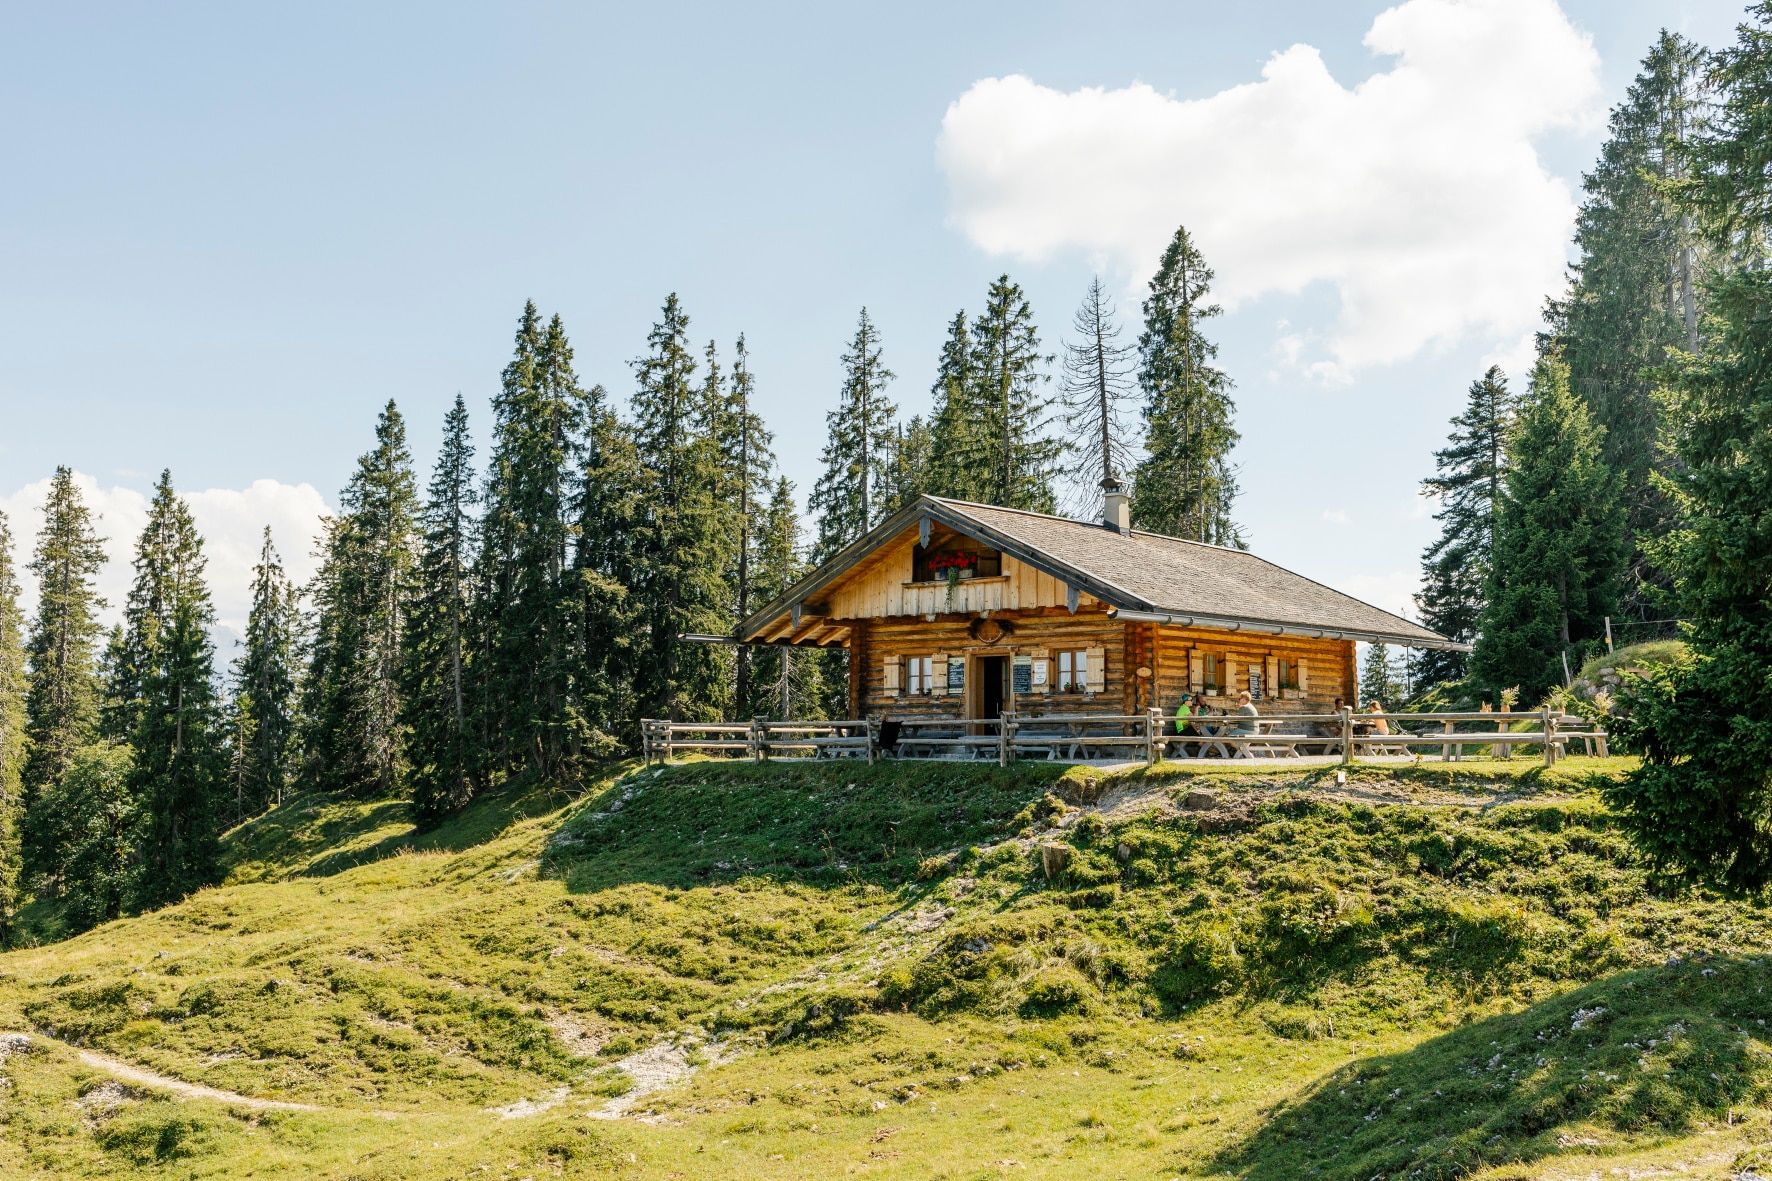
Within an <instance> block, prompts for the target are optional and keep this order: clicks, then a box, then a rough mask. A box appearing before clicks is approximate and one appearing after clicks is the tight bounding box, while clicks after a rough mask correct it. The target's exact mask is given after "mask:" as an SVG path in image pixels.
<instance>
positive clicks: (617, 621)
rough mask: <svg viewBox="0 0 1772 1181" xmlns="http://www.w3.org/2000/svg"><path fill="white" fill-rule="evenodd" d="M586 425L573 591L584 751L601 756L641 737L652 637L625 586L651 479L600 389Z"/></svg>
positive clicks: (632, 572)
mask: <svg viewBox="0 0 1772 1181" xmlns="http://www.w3.org/2000/svg"><path fill="white" fill-rule="evenodd" d="M584 420H585V433H584V470H583V475H582V477H581V479H580V481H579V494H578V503H577V505H576V517H575V519H576V521H577V545H576V546H575V548H574V553H573V566H572V591H573V595H574V604H575V624H576V627H577V632H578V640H577V651H578V658H579V669H578V682H579V685H580V690H579V709H580V711H581V714H582V719H583V727H584V737H583V742H584V744H585V747H584V749H585V752H586V753H587V754H588V755H591V756H596V757H601V756H604V755H608V754H612V753H614V751H615V750H616V749H617V748H618V746H620V745H622V744H624V743H625V744H626V745H629V746H632V745H634V744H635V742H636V740H637V737H638V735H637V729H636V726H635V723H636V720H637V718H638V705H637V701H636V698H635V677H636V673H637V669H638V664H639V660H640V659H641V656H642V654H643V653H645V652H647V651H649V650H650V644H651V637H650V635H649V634H647V635H641V634H640V633H641V631H642V621H643V619H644V616H643V615H642V614H641V611H640V606H641V604H640V603H639V601H638V600H637V598H636V597H635V596H634V595H633V594H631V593H630V587H633V586H634V585H636V583H637V581H638V577H639V575H638V563H639V562H640V561H642V560H643V559H644V554H645V552H646V548H647V545H648V542H647V540H646V539H647V536H648V534H647V532H646V529H645V526H646V523H647V521H646V516H645V505H644V497H645V494H646V490H647V488H648V480H647V474H646V473H645V472H644V471H643V470H642V468H641V465H640V457H639V453H638V451H637V450H636V448H635V445H634V436H633V432H632V431H631V430H629V428H628V425H627V424H626V423H625V422H623V421H622V419H621V417H620V416H619V415H618V414H616V413H615V411H614V410H613V409H612V408H611V407H610V405H609V396H608V394H607V392H606V391H605V390H604V389H603V387H602V386H600V385H599V386H593V387H591V389H589V390H588V391H586V394H585V403H584Z"/></svg>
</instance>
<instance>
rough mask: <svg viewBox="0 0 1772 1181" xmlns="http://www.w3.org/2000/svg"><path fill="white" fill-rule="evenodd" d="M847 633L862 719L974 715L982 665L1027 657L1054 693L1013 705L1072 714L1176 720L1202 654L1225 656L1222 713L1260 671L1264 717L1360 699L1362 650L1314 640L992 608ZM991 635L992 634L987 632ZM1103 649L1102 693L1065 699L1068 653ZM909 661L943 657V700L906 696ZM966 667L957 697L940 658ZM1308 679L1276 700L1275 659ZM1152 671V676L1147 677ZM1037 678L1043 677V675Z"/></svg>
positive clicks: (938, 695)
mask: <svg viewBox="0 0 1772 1181" xmlns="http://www.w3.org/2000/svg"><path fill="white" fill-rule="evenodd" d="M841 622H842V623H843V625H845V626H848V627H849V628H850V629H851V630H850V637H851V638H850V641H849V643H850V703H851V705H852V706H855V707H857V712H856V713H855V715H854V716H856V717H881V716H889V717H898V718H907V719H910V718H919V717H930V718H933V717H961V716H965V717H973V716H977V714H978V710H979V697H978V693H979V677H978V666H977V663H976V658H978V657H983V656H1007V657H1011V658H1013V657H1015V656H1027V657H1030V658H1031V659H1032V660H1034V661H1044V662H1046V675H1045V684H1044V685H1043V686H1042V685H1036V686H1035V688H1034V691H1033V692H1030V693H1025V694H1021V695H1018V696H1014V697H1013V698H1011V697H1010V696H1009V695H1006V696H1005V699H1004V703H1005V708H1010V709H1021V710H1040V711H1050V712H1055V713H1057V712H1063V713H1115V712H1119V713H1137V712H1141V711H1143V710H1146V709H1149V708H1151V707H1152V706H1156V707H1158V708H1161V709H1162V710H1164V711H1165V712H1167V713H1173V712H1174V710H1175V708H1176V706H1178V705H1180V704H1181V702H1182V700H1183V698H1185V697H1186V696H1187V695H1188V694H1189V693H1190V692H1192V686H1193V681H1192V675H1193V670H1194V658H1195V656H1196V654H1201V655H1203V654H1205V653H1211V654H1213V655H1215V656H1217V657H1218V660H1219V664H1220V668H1221V669H1222V670H1223V672H1222V673H1221V677H1222V678H1223V682H1224V687H1223V688H1222V689H1221V690H1220V691H1219V693H1218V694H1217V695H1216V696H1212V695H1208V698H1207V699H1208V701H1209V702H1211V703H1212V705H1213V707H1214V708H1218V709H1230V708H1233V707H1234V706H1235V703H1236V696H1237V693H1238V691H1239V690H1242V689H1246V688H1247V687H1248V684H1249V675H1248V670H1249V666H1250V665H1252V664H1253V665H1256V666H1257V667H1258V668H1259V669H1260V670H1261V672H1262V680H1263V682H1264V686H1265V691H1264V693H1263V695H1262V700H1261V701H1260V702H1259V703H1258V704H1257V708H1258V709H1260V710H1261V712H1262V713H1264V714H1286V713H1324V712H1327V711H1328V710H1329V708H1330V705H1331V703H1332V702H1333V701H1334V699H1335V698H1336V697H1345V698H1347V699H1348V700H1349V701H1351V700H1352V699H1353V693H1352V689H1353V681H1352V679H1351V670H1352V668H1353V648H1354V645H1353V642H1352V641H1351V640H1312V639H1306V638H1303V637H1295V636H1253V635H1250V634H1247V633H1237V632H1226V631H1214V630H1212V629H1209V628H1182V627H1169V626H1166V625H1163V626H1160V625H1157V624H1151V623H1122V622H1119V621H1117V620H1114V619H1110V618H1109V617H1108V615H1107V612H1106V611H1105V610H1103V609H1101V608H1099V607H1097V608H1096V609H1094V610H1079V611H1078V612H1077V613H1076V614H1075V615H1073V614H1071V613H1070V611H1069V610H1068V609H1066V608H1064V607H1043V608H1036V609H1031V610H1021V611H1000V612H998V611H994V612H992V613H991V615H990V618H989V619H988V620H986V619H983V618H981V617H980V616H977V615H965V614H960V613H940V614H937V615H936V617H935V620H934V621H933V622H931V621H929V620H927V619H926V618H924V617H922V616H909V617H905V616H900V617H895V618H884V619H878V618H877V619H871V620H869V619H857V620H846V621H841ZM992 624H995V625H999V626H1003V627H1005V628H1006V634H1004V635H1003V636H1001V637H999V638H997V639H994V640H989V639H985V638H981V637H980V634H979V629H981V628H986V627H988V626H990V625H992ZM986 634H988V633H986ZM1096 649H1099V650H1100V652H1099V656H1100V660H1101V673H1100V683H1099V685H1098V687H1097V688H1096V689H1095V691H1094V692H1092V693H1091V692H1083V693H1077V692H1069V693H1064V692H1058V691H1057V690H1058V687H1059V686H1058V681H1057V677H1058V672H1057V656H1056V654H1057V653H1058V652H1059V651H1060V650H1073V651H1086V652H1090V651H1094V650H1096ZM912 657H931V658H934V660H935V667H936V670H937V674H938V675H937V678H936V679H937V684H936V686H935V691H933V692H929V693H916V694H913V693H911V692H910V691H909V677H908V666H907V665H906V663H905V662H906V661H908V660H909V659H910V658H912ZM944 658H945V660H946V661H950V662H951V661H964V662H966V665H965V667H966V673H965V678H964V680H965V687H964V689H963V690H960V691H958V692H949V691H948V689H947V687H946V685H945V684H944V683H942V679H941V677H940V675H939V673H940V670H941V668H942V661H943V659H944ZM1281 659H1285V660H1287V661H1290V662H1292V664H1293V667H1294V668H1297V669H1299V670H1300V673H1301V687H1300V688H1299V689H1297V690H1288V691H1286V692H1285V693H1284V694H1283V695H1276V694H1275V692H1274V689H1275V687H1276V684H1277V662H1278V661H1279V660H1281ZM892 661H896V662H898V663H897V669H898V675H897V678H896V683H895V684H892V683H889V681H890V677H889V673H888V664H889V662H892ZM1140 669H1149V670H1150V675H1149V676H1148V677H1141V676H1139V675H1138V673H1139V670H1140ZM1035 679H1036V680H1038V678H1037V677H1036V678H1035Z"/></svg>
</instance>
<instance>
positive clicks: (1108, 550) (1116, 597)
mask: <svg viewBox="0 0 1772 1181" xmlns="http://www.w3.org/2000/svg"><path fill="white" fill-rule="evenodd" d="M924 517H927V518H929V519H931V520H933V521H939V522H940V523H941V524H943V525H946V526H947V527H948V528H950V529H953V530H954V531H955V532H958V533H961V534H964V535H966V536H968V537H971V538H972V539H973V540H975V541H978V542H980V543H982V544H984V545H988V546H990V547H992V548H994V549H997V550H999V551H1001V552H1003V553H1006V554H1009V555H1011V556H1012V557H1014V558H1016V559H1017V560H1018V561H1021V562H1024V563H1026V564H1027V565H1029V566H1032V567H1034V568H1035V569H1037V570H1042V571H1044V572H1045V573H1047V574H1050V575H1052V576H1053V577H1054V578H1059V579H1063V580H1064V581H1065V582H1067V583H1068V584H1070V585H1071V586H1073V587H1077V588H1078V589H1080V590H1083V591H1087V592H1088V593H1089V594H1091V595H1093V596H1094V597H1096V598H1097V599H1100V600H1101V601H1102V602H1103V603H1106V604H1107V605H1108V608H1109V610H1110V611H1111V612H1113V613H1115V614H1117V615H1118V616H1120V617H1122V618H1127V619H1142V620H1150V621H1153V622H1173V623H1177V624H1184V625H1195V626H1201V627H1220V628H1227V629H1230V630H1234V631H1251V632H1265V633H1268V634H1285V633H1295V634H1306V635H1320V636H1330V637H1332V638H1341V639H1354V640H1371V641H1379V642H1384V643H1394V644H1404V645H1408V646H1411V647H1417V648H1461V647H1463V645H1460V644H1457V643H1455V642H1454V641H1452V640H1449V639H1447V638H1446V637H1445V636H1442V635H1439V634H1437V633H1435V632H1432V631H1429V630H1428V629H1427V628H1424V627H1422V626H1420V625H1419V624H1415V623H1411V622H1409V620H1407V619H1404V618H1402V617H1401V616H1399V615H1393V614H1391V613H1390V612H1389V611H1384V610H1381V609H1380V608H1378V607H1374V606H1372V605H1371V604H1370V603H1364V602H1361V601H1360V600H1359V599H1356V598H1354V597H1353V596H1351V595H1344V594H1342V593H1341V592H1340V591H1337V590H1332V589H1330V588H1329V587H1326V586H1324V585H1323V584H1322V583H1320V582H1314V581H1312V580H1311V579H1309V578H1306V577H1304V576H1303V575H1301V574H1294V573H1293V572H1292V571H1290V570H1287V569H1284V568H1282V567H1280V566H1276V565H1274V564H1273V563H1272V562H1269V561H1265V560H1263V559H1262V558H1259V557H1257V556H1255V555H1254V554H1252V553H1249V552H1247V551H1245V550H1236V549H1227V548H1225V547H1223V546H1216V545H1205V544H1203V543H1201V542H1197V541H1183V540H1181V539H1180V538H1176V537H1165V536H1163V535H1162V534H1158V533H1145V532H1141V531H1139V530H1136V529H1135V530H1132V531H1130V532H1127V533H1121V532H1119V531H1117V530H1115V529H1112V528H1109V527H1108V526H1107V525H1104V524H1097V523H1094V522H1089V521H1074V520H1071V519H1070V518H1068V517H1054V516H1048V515H1046V514H1045V513H1031V512H1024V511H1021V510H1019V509H1006V508H998V507H996V506H995V505H987V504H973V503H971V502H969V501H963V500H949V499H947V498H946V497H939V496H922V497H918V498H917V500H916V501H914V502H913V503H911V504H909V505H907V506H905V508H904V509H902V510H900V511H899V512H897V513H894V514H893V515H892V516H891V517H890V518H889V519H887V520H885V521H883V522H881V523H880V524H879V525H878V526H877V527H875V528H874V529H872V530H871V531H869V532H868V534H867V535H866V536H864V537H861V538H859V539H857V540H856V541H855V542H853V543H851V544H850V545H849V546H847V547H845V548H844V549H843V551H842V552H841V553H839V554H837V555H836V556H835V557H833V558H831V560H830V561H828V562H826V563H824V564H823V565H822V566H820V567H819V568H818V569H817V570H814V571H813V572H812V573H811V574H809V575H807V576H806V577H805V578H803V579H801V580H800V581H799V582H798V583H796V584H795V585H794V586H792V587H790V588H789V589H788V591H787V592H786V593H785V594H783V595H782V596H781V597H780V598H778V599H777V600H776V601H775V602H772V603H770V604H769V605H767V606H766V607H764V608H763V609H762V610H760V611H758V612H757V613H756V614H754V615H752V616H751V617H750V618H749V619H747V620H745V621H744V622H743V623H742V624H741V625H740V627H739V638H741V639H746V640H748V639H751V638H752V637H753V636H754V635H755V634H756V633H757V632H759V631H761V630H762V629H763V627H764V625H765V624H767V623H768V622H769V621H770V620H771V619H776V618H779V617H780V616H781V614H782V612H784V611H786V610H789V609H791V608H792V607H793V606H794V605H795V604H800V603H809V602H811V601H813V600H814V599H815V598H816V597H817V596H818V595H819V594H820V592H822V591H823V590H824V589H825V588H826V587H829V586H831V585H832V584H834V583H836V582H838V581H840V580H841V578H842V575H843V574H844V572H846V571H847V570H848V569H849V568H850V567H851V566H853V565H855V563H857V562H858V561H860V560H861V559H862V558H864V557H866V556H867V555H868V554H870V553H872V552H873V551H874V550H876V549H878V548H879V547H880V546H882V545H884V544H886V543H887V542H889V541H891V540H892V539H893V538H895V537H898V536H899V535H900V534H902V533H904V532H905V531H906V530H907V529H911V528H914V527H916V526H917V524H918V521H919V519H921V518H924Z"/></svg>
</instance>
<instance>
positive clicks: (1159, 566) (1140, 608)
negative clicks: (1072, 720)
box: [737, 492, 1461, 721]
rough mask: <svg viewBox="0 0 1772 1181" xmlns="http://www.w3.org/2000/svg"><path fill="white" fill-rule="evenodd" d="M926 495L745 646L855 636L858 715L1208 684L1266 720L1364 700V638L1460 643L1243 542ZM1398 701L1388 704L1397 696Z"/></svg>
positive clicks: (765, 617)
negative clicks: (1359, 671)
mask: <svg viewBox="0 0 1772 1181" xmlns="http://www.w3.org/2000/svg"><path fill="white" fill-rule="evenodd" d="M1103 517H1104V519H1103V520H1102V521H1101V522H1100V523H1094V522H1087V521H1075V520H1071V519H1068V518H1065V517H1054V516H1047V515H1045V514H1042V513H1031V512H1022V511H1019V510H1015V509H1005V508H997V507H993V506H990V505H982V504H971V503H968V502H965V501H959V500H949V499H945V498H942V497H936V496H924V497H920V498H918V500H917V501H916V502H914V503H913V504H910V505H908V506H907V507H905V508H904V509H903V510H901V511H900V512H898V513H895V514H894V515H893V516H892V517H891V518H889V519H888V520H886V521H884V522H882V523H881V524H880V525H879V526H878V527H877V528H875V529H874V530H872V531H871V532H869V533H868V534H867V535H866V536H865V537H862V538H860V539H858V540H857V541H855V542H854V543H853V544H852V545H850V546H848V547H847V548H846V549H844V550H843V551H842V552H841V553H839V554H837V555H836V556H835V557H833V558H832V559H831V560H830V561H828V562H826V563H824V564H823V565H822V566H820V567H819V568H818V569H816V570H814V571H813V572H812V573H810V574H808V575H807V576H806V577H805V578H803V579H801V580H800V581H799V582H798V583H796V584H795V585H794V586H792V587H790V588H789V589H788V591H787V592H786V593H785V594H783V595H781V596H780V597H779V598H777V599H776V600H775V601H773V602H771V603H769V604H768V605H766V606H765V607H763V608H762V609H761V610H759V611H757V612H756V613H755V614H753V615H751V616H750V617H749V618H748V619H746V620H744V621H743V622H742V623H741V624H740V625H739V631H738V636H737V638H738V639H739V640H740V641H741V642H744V643H753V644H758V643H760V644H788V645H795V646H801V647H820V648H829V647H835V646H841V647H843V648H845V649H846V650H847V651H848V653H849V716H850V717H852V718H866V717H873V718H898V719H901V720H906V721H915V720H934V719H937V718H944V719H945V718H992V717H996V716H997V715H998V713H999V712H1000V711H1003V710H1016V711H1026V712H1034V713H1120V714H1133V713H1140V712H1143V711H1144V710H1147V709H1150V708H1152V707H1158V708H1161V709H1163V710H1164V711H1166V712H1173V711H1174V709H1175V708H1176V707H1177V706H1178V705H1180V704H1181V702H1182V700H1183V699H1184V698H1185V697H1186V696H1187V695H1189V694H1191V693H1203V694H1205V696H1206V697H1207V698H1208V699H1209V701H1210V702H1211V704H1212V705H1213V707H1214V708H1217V709H1229V708H1234V706H1235V702H1236V696H1237V694H1238V693H1239V692H1240V691H1243V690H1247V691H1248V692H1249V693H1250V695H1251V696H1252V697H1253V698H1254V699H1256V701H1257V703H1258V708H1259V709H1260V710H1261V712H1262V713H1263V714H1286V713H1316V714H1320V713H1325V712H1328V710H1329V709H1330V707H1331V705H1332V703H1333V702H1334V700H1335V699H1336V698H1337V697H1342V698H1346V699H1347V700H1348V701H1349V702H1352V701H1353V700H1354V698H1355V670H1354V644H1355V642H1356V641H1359V640H1365V641H1369V642H1383V643H1389V644H1401V645H1405V646H1409V647H1416V648H1456V647H1461V645H1457V644H1455V643H1453V642H1452V641H1450V640H1448V639H1447V638H1446V637H1444V636H1440V635H1437V634H1436V633H1434V632H1432V631H1429V630H1428V629H1426V628H1424V627H1421V626H1419V625H1417V624H1414V623H1411V622H1409V621H1408V620H1407V619H1403V618H1401V617H1400V616H1396V615H1392V614H1391V613H1390V612H1388V611H1383V610H1380V609H1379V608H1377V607H1374V606H1372V605H1370V604H1368V603H1363V602H1361V601H1360V600H1358V599H1355V598H1352V597H1351V596H1348V595H1344V594H1342V593H1341V592H1339V591H1335V590H1331V589H1330V588H1328V587H1326V586H1324V585H1322V584H1321V583H1317V582H1313V581H1311V580H1310V579H1308V578H1305V577H1304V576H1302V575H1299V574H1294V573H1292V572H1291V571H1290V570H1285V569H1282V568H1281V567H1279V566H1276V565H1274V564H1273V563H1272V562H1267V561H1264V560H1262V559H1261V558H1258V557H1256V556H1255V555H1254V554H1252V553H1248V552H1246V551H1243V550H1235V549H1226V548H1223V547H1220V546H1213V545H1204V544H1201V543H1199V542H1193V541H1182V540H1179V539H1177V538H1173V537H1164V536H1161V535H1159V534H1155V533H1145V532H1142V531H1140V530H1136V529H1133V528H1132V527H1131V525H1130V522H1129V518H1130V500H1129V498H1128V497H1127V496H1126V495H1125V494H1124V493H1120V492H1110V493H1109V494H1108V495H1107V503H1106V509H1105V511H1104V513H1103ZM1387 704H1389V703H1387Z"/></svg>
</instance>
